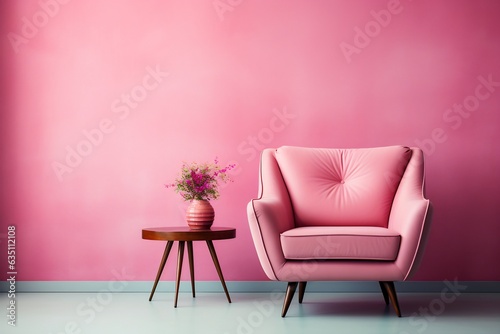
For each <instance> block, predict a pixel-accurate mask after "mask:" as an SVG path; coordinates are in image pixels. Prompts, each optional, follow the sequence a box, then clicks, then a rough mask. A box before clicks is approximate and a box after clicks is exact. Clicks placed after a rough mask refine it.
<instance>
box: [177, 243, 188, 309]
mask: <svg viewBox="0 0 500 334" xmlns="http://www.w3.org/2000/svg"><path fill="white" fill-rule="evenodd" d="M184 243H185V241H179V252H178V254H177V279H176V281H175V301H174V307H177V299H178V297H179V285H180V283H181V273H182V260H183V258H184Z"/></svg>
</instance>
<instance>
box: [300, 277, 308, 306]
mask: <svg viewBox="0 0 500 334" xmlns="http://www.w3.org/2000/svg"><path fill="white" fill-rule="evenodd" d="M306 285H307V282H299V304H302V300H304V293H305V292H306Z"/></svg>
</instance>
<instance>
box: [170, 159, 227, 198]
mask: <svg viewBox="0 0 500 334" xmlns="http://www.w3.org/2000/svg"><path fill="white" fill-rule="evenodd" d="M234 167H236V165H235V164H229V165H227V166H226V167H224V168H221V166H219V161H218V160H217V158H215V159H214V163H207V162H205V163H197V162H192V163H190V164H188V163H185V162H184V163H183V164H182V168H181V173H180V175H179V176H178V177H177V178H176V179H175V182H174V183H171V184H166V185H165V187H166V188H175V189H174V190H175V192H176V193H179V194H180V195H181V196H182V197H183V198H184V200H186V201H190V200H211V199H217V198H218V197H219V195H220V194H219V190H218V187H219V181H222V182H228V181H232V180H231V179H230V177H229V175H228V174H227V172H228V171H230V170H231V169H233V168H234Z"/></svg>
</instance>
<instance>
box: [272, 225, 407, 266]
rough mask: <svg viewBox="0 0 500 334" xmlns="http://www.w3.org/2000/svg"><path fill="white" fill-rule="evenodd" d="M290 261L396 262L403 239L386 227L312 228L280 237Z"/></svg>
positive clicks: (297, 230) (288, 232) (294, 231)
mask: <svg viewBox="0 0 500 334" xmlns="http://www.w3.org/2000/svg"><path fill="white" fill-rule="evenodd" d="M280 239H281V246H282V249H283V253H284V255H285V258H286V259H288V260H384V261H394V260H395V259H396V257H397V255H398V251H399V244H400V242H401V236H400V235H399V234H398V233H396V232H394V231H392V230H390V229H387V228H385V227H373V226H368V227H364V226H363V227H361V226H308V227H298V228H294V229H291V230H288V231H285V232H283V233H282V234H281V236H280Z"/></svg>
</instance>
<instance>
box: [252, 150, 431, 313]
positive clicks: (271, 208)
mask: <svg viewBox="0 0 500 334" xmlns="http://www.w3.org/2000/svg"><path fill="white" fill-rule="evenodd" d="M259 180H260V184H259V196H258V198H257V199H253V200H251V201H250V203H249V204H248V207H247V213H248V221H249V225H250V230H251V233H252V238H253V241H254V244H255V248H256V250H257V255H258V257H259V260H260V263H261V265H262V268H263V269H264V272H265V273H266V274H267V276H268V277H269V278H270V279H271V280H277V281H286V282H288V287H287V290H286V294H285V301H284V304H283V309H282V313H281V316H282V317H284V316H285V315H286V313H287V311H288V308H289V306H290V303H291V301H292V298H293V295H294V294H295V290H296V288H297V286H298V287H299V303H302V300H303V297H304V292H305V288H306V284H307V282H308V281H378V282H379V284H380V287H381V290H382V294H383V296H384V300H385V302H386V304H389V302H390V303H391V304H392V305H393V307H394V310H395V311H396V314H397V315H398V316H399V317H400V316H401V311H400V308H399V304H398V300H397V295H396V290H395V288H394V281H404V280H407V279H408V278H410V277H411V275H412V274H413V273H414V272H415V271H416V269H417V267H418V262H419V260H420V258H421V256H422V253H423V250H424V246H425V241H426V239H427V238H426V235H427V232H428V229H429V225H430V221H431V215H432V214H431V211H432V206H431V203H430V201H429V200H428V199H426V198H425V195H424V161H423V154H422V151H421V150H420V149H418V148H409V147H403V146H389V147H379V148H366V149H324V148H303V147H291V146H284V147H281V148H278V149H265V150H264V151H263V152H262V156H261V164H260V173H259Z"/></svg>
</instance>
